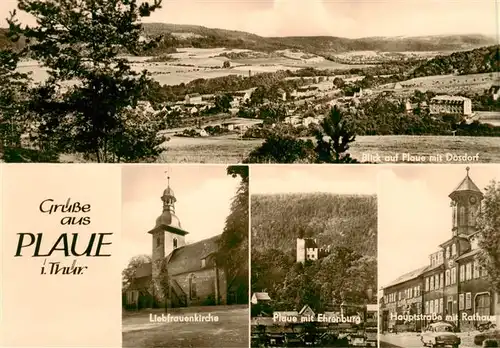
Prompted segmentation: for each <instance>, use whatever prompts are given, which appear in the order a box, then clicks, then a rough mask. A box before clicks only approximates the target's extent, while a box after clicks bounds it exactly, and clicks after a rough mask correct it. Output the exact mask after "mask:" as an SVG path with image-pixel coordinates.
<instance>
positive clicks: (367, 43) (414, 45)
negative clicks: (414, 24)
mask: <svg viewBox="0 0 500 348" xmlns="http://www.w3.org/2000/svg"><path fill="white" fill-rule="evenodd" d="M143 27H144V32H145V34H146V36H149V37H156V36H159V35H165V36H166V40H165V43H166V44H167V45H168V44H170V45H172V46H176V47H197V48H214V47H226V48H239V49H250V50H257V51H264V52H271V51H276V50H282V49H287V48H288V49H299V50H302V51H305V52H309V53H315V54H319V55H323V54H331V53H338V52H350V51H382V52H405V51H457V50H464V49H472V48H476V47H481V46H488V45H493V44H495V43H496V42H495V40H494V38H490V37H487V36H484V35H441V36H421V37H368V38H361V39H348V38H342V37H333V36H290V37H262V36H259V35H255V34H251V33H247V32H242V31H234V30H224V29H215V28H206V27H203V26H197V25H178V24H166V23H145V24H144V25H143ZM172 33H175V34H176V35H174V36H172V35H171V34H172ZM181 33H184V34H188V35H184V36H180V35H177V34H181Z"/></svg>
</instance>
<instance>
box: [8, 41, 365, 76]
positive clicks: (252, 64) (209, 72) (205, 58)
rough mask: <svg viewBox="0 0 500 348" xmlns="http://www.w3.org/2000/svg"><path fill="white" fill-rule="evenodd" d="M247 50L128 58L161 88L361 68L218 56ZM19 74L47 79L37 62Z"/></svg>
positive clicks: (292, 58) (280, 57) (285, 56)
mask: <svg viewBox="0 0 500 348" xmlns="http://www.w3.org/2000/svg"><path fill="white" fill-rule="evenodd" d="M243 51H245V52H249V51H248V50H236V49H233V50H226V49H225V48H210V49H201V48H182V49H179V50H178V53H173V54H170V56H171V57H172V58H174V59H176V60H174V61H168V62H148V61H147V60H149V59H151V57H127V58H128V59H129V60H130V61H131V63H132V67H133V68H134V70H136V71H142V70H144V69H146V70H148V71H149V72H150V73H151V74H152V77H153V78H154V79H155V80H157V81H158V82H159V83H160V84H166V85H178V84H181V83H188V82H190V81H193V80H196V79H200V78H205V79H208V78H215V77H221V76H227V75H242V76H248V74H249V71H251V72H252V74H255V73H262V72H275V71H278V70H287V69H288V70H292V71H293V70H298V69H302V68H306V67H314V68H318V69H350V68H354V67H360V66H355V65H343V64H338V63H335V62H331V61H328V60H325V59H324V58H321V57H313V58H310V59H297V58H296V56H297V53H293V54H292V53H290V52H281V53H279V54H274V55H271V56H269V57H258V56H256V57H255V58H252V57H250V58H242V59H228V58H226V57H224V56H220V55H221V54H222V53H228V54H230V53H241V52H243ZM299 56H300V55H299ZM226 60H229V61H230V62H231V67H230V68H226V69H223V68H222V63H223V62H224V61H226ZM18 70H19V71H20V72H25V73H28V72H31V73H32V78H33V80H34V82H40V81H43V80H45V79H46V78H47V77H48V75H47V72H46V70H45V69H44V68H42V67H41V66H40V65H39V64H38V63H37V62H36V61H23V62H21V63H20V64H19V68H18Z"/></svg>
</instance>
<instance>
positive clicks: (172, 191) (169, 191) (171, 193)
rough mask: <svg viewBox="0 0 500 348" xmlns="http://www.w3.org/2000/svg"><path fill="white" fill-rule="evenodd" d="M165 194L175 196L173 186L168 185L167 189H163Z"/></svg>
mask: <svg viewBox="0 0 500 348" xmlns="http://www.w3.org/2000/svg"><path fill="white" fill-rule="evenodd" d="M163 196H172V197H175V194H174V190H172V188H171V187H170V186H168V187H167V188H166V189H165V190H163Z"/></svg>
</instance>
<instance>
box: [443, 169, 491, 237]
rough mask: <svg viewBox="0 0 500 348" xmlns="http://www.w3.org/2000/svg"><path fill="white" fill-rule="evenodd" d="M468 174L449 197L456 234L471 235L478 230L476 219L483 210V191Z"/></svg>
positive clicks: (454, 233) (453, 229)
mask: <svg viewBox="0 0 500 348" xmlns="http://www.w3.org/2000/svg"><path fill="white" fill-rule="evenodd" d="M466 170H467V174H466V176H465V178H464V179H463V180H462V182H461V183H460V184H459V185H458V186H457V188H456V189H455V190H453V192H452V193H450V195H449V197H450V199H451V203H450V206H451V207H452V219H453V225H452V226H453V227H452V231H453V235H454V236H470V235H471V234H473V233H474V232H476V219H477V216H478V215H479V213H480V211H481V201H482V199H483V193H482V192H481V190H480V189H479V188H478V187H477V186H476V184H474V182H473V181H472V179H471V178H470V176H469V170H470V168H469V167H467V168H466Z"/></svg>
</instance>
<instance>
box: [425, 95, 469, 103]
mask: <svg viewBox="0 0 500 348" xmlns="http://www.w3.org/2000/svg"><path fill="white" fill-rule="evenodd" d="M467 100H468V101H470V99H469V98H466V97H461V96H455V95H437V96H435V97H434V98H432V99H431V101H432V102H437V103H439V102H464V101H467Z"/></svg>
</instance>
